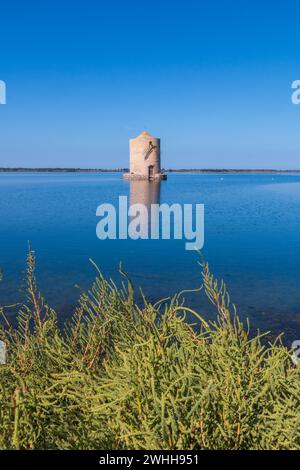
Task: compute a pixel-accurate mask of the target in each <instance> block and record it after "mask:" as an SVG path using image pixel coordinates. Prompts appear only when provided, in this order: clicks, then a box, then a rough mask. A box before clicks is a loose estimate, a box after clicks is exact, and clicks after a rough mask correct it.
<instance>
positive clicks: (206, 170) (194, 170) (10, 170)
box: [0, 167, 300, 174]
mask: <svg viewBox="0 0 300 470" xmlns="http://www.w3.org/2000/svg"><path fill="white" fill-rule="evenodd" d="M128 171H129V170H128V168H114V169H104V168H21V167H20V168H0V173H28V172H39V173H127V172H128ZM164 172H165V173H202V174H203V173H254V174H263V173H272V174H273V173H274V174H276V173H278V174H280V173H299V174H300V169H299V170H275V169H239V168H231V169H228V168H199V169H198V168H190V169H188V168H181V169H173V168H170V169H167V170H164Z"/></svg>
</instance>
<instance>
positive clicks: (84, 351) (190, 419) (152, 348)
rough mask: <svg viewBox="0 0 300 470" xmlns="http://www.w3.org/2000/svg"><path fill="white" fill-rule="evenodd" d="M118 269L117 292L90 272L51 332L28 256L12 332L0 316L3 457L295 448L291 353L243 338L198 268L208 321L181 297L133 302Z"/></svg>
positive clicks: (299, 395)
mask: <svg viewBox="0 0 300 470" xmlns="http://www.w3.org/2000/svg"><path fill="white" fill-rule="evenodd" d="M120 271H121V273H122V274H123V275H124V284H123V287H122V288H117V286H116V285H115V284H114V282H113V281H112V280H107V279H105V278H104V277H103V276H102V274H101V273H100V272H98V273H97V278H96V280H95V282H94V284H93V286H92V287H91V289H90V291H88V292H86V293H83V294H82V295H81V297H80V299H79V303H78V306H77V308H76V310H75V312H74V315H73V317H72V318H71V319H70V320H69V321H68V322H66V324H65V325H64V327H63V328H60V327H59V326H58V322H57V314H56V313H55V312H54V311H53V310H52V309H51V308H50V307H49V306H48V305H47V302H46V301H45V300H44V298H43V297H42V295H41V294H40V292H39V289H38V286H37V283H36V279H35V257H34V254H33V252H32V251H31V250H30V251H29V255H28V263H27V275H26V283H27V285H26V292H27V298H26V302H24V305H22V306H21V307H20V308H19V313H18V315H17V326H12V325H10V323H9V321H8V320H7V319H6V317H5V309H4V308H2V309H1V316H2V326H1V329H0V339H1V340H3V341H5V342H6V344H7V347H8V358H7V363H6V365H2V366H0V426H1V432H0V448H1V449H299V448H300V413H299V407H300V380H299V379H300V374H299V370H298V369H297V367H295V366H294V365H293V364H292V362H291V358H290V352H289V351H288V350H287V349H286V348H285V347H284V346H283V345H282V344H281V342H280V339H278V340H277V341H275V342H274V343H272V344H269V343H267V344H265V342H264V341H262V337H261V335H256V336H255V337H250V335H249V332H248V327H247V326H246V327H244V326H243V324H242V323H241V321H240V320H239V317H238V315H237V313H236V311H235V307H234V306H233V305H232V304H231V302H230V299H229V295H228V293H227V290H226V286H225V285H224V283H222V282H220V283H219V282H218V281H217V280H216V279H214V277H213V275H212V274H211V273H210V271H209V267H208V265H207V264H206V263H203V264H202V278H203V291H204V292H205V293H206V295H207V296H208V298H209V299H210V301H211V302H212V304H213V305H214V307H215V309H216V318H215V321H213V322H207V321H206V320H205V319H204V318H202V316H201V315H199V314H198V313H196V312H193V311H191V310H190V309H188V308H187V307H185V305H184V299H183V296H184V293H180V294H178V295H176V296H175V297H174V298H172V299H170V300H169V301H161V302H158V303H156V304H151V303H149V302H148V301H147V299H145V298H144V301H143V305H142V306H141V305H137V304H136V303H135V298H134V291H133V288H132V285H131V283H130V281H129V279H128V278H127V276H126V274H125V273H123V271H122V269H121V270H120ZM187 315H188V316H189V321H187V318H186V317H187ZM192 315H194V317H195V324H197V325H200V328H199V327H198V328H195V325H194V324H191V323H190V318H191V316H192Z"/></svg>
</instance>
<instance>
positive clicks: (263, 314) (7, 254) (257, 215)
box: [0, 172, 300, 339]
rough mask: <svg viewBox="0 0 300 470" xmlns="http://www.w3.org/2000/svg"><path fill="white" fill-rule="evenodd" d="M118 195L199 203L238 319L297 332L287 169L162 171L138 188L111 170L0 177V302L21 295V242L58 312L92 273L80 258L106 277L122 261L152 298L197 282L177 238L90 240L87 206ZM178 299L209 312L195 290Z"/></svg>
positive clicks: (295, 229)
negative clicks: (164, 174) (156, 183)
mask: <svg viewBox="0 0 300 470" xmlns="http://www.w3.org/2000/svg"><path fill="white" fill-rule="evenodd" d="M147 184H148V183H147ZM150 184H151V183H150ZM120 195H127V196H128V197H129V198H131V199H130V200H131V202H144V203H145V202H146V203H149V202H158V200H160V203H163V202H166V203H169V204H172V203H176V202H177V203H193V204H196V203H198V204H200V203H202V204H204V205H205V244H204V248H203V254H204V256H205V258H206V260H207V261H208V262H209V264H210V267H211V270H212V271H213V273H214V274H215V275H216V276H218V277H219V278H221V277H222V278H223V279H224V280H225V281H226V283H227V285H228V288H229V292H230V294H231V298H232V299H233V301H234V302H235V303H236V305H237V307H238V311H239V313H240V315H241V316H242V317H243V318H246V317H249V318H250V321H251V324H252V325H253V326H254V327H255V328H256V327H257V328H260V329H262V330H271V331H272V333H274V334H277V333H278V332H280V331H284V332H285V334H286V337H287V338H289V339H299V338H300V236H299V234H300V175H293V174H261V175H254V174H249V175H247V174H170V175H169V176H168V180H167V181H163V182H162V183H161V185H160V188H154V187H153V185H152V186H150V187H148V189H147V187H145V186H143V185H141V186H140V187H139V186H135V187H133V186H130V183H129V182H127V181H123V179H122V175H121V174H120V173H107V174H96V173H46V172H45V173H0V220H1V231H0V236H1V257H0V268H1V270H2V272H3V274H4V279H3V281H2V282H1V285H0V304H1V305H3V304H7V303H10V302H15V301H17V300H21V299H22V298H23V293H22V279H23V277H24V270H25V259H26V252H27V243H28V240H30V241H31V244H32V247H33V249H34V250H35V252H36V254H37V262H38V279H39V285H40V287H41V289H42V291H43V294H44V295H45V297H46V298H47V300H48V302H49V304H51V306H53V307H54V308H56V309H57V310H58V312H59V315H60V317H61V318H63V317H66V316H68V315H69V314H70V311H71V310H72V308H73V306H74V305H75V304H76V300H77V298H78V296H79V293H80V288H82V289H87V288H88V287H89V285H90V284H91V282H92V280H93V278H94V277H95V269H94V267H93V266H92V264H91V263H90V262H89V258H92V259H93V260H94V261H95V262H96V263H97V264H98V266H99V267H100V268H101V270H102V271H103V273H104V274H105V275H107V276H112V277H113V278H115V279H118V278H119V276H118V265H119V262H120V261H122V264H123V268H124V270H126V271H127V273H128V274H129V276H130V277H131V279H132V281H133V283H134V285H135V286H136V287H142V289H143V291H144V292H145V294H146V295H147V297H148V298H149V299H151V300H157V299H159V298H162V297H166V296H169V295H171V294H173V293H175V292H177V291H179V290H182V289H191V288H197V287H199V285H200V284H201V278H200V267H199V265H198V263H197V262H198V255H197V254H196V253H194V252H191V251H186V250H185V241H184V240H136V241H134V240H106V241H101V240H99V239H98V238H97V237H96V225H97V222H98V220H99V219H98V218H97V217H96V208H97V207H98V205H99V204H102V203H112V204H114V205H115V206H117V205H118V197H119V196H120ZM76 285H77V286H79V287H77V286H76ZM186 301H187V303H188V304H189V305H191V306H192V307H196V308H197V309H198V310H199V311H200V312H203V313H204V316H206V317H209V316H211V315H212V313H211V312H210V310H209V308H208V307H207V302H206V301H205V299H204V297H203V294H200V293H194V294H190V295H187V296H186ZM11 315H14V312H13V310H12V311H11Z"/></svg>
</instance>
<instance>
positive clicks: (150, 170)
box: [148, 165, 154, 180]
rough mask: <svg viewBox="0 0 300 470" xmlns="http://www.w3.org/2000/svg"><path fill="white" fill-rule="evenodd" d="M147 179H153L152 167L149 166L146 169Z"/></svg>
mask: <svg viewBox="0 0 300 470" xmlns="http://www.w3.org/2000/svg"><path fill="white" fill-rule="evenodd" d="M148 177H149V180H152V179H153V177H154V166H153V165H150V166H149V167H148Z"/></svg>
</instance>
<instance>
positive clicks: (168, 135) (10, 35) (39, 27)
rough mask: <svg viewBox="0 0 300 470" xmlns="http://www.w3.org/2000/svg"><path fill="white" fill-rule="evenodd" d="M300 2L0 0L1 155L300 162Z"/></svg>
mask: <svg viewBox="0 0 300 470" xmlns="http://www.w3.org/2000/svg"><path fill="white" fill-rule="evenodd" d="M299 13H300V6H299V5H298V6H297V2H295V1H293V2H289V1H282V0H276V1H274V2H270V1H262V0H252V1H250V0H248V1H246V0H235V1H233V0H215V1H209V0H206V1H203V0H185V1H176V0H173V1H171V0H152V1H151V2H150V1H149V2H146V1H141V0H140V1H133V0H126V1H125V0H110V1H108V0H105V1H104V0H98V1H94V0H85V1H82V0H76V1H72V2H71V1H66V0H60V1H58V0H51V1H49V0H43V1H37V0H36V1H32V0H27V1H21V0H20V1H14V0H11V1H9V2H8V1H7V2H1V3H0V80H4V81H5V82H6V84H7V104H6V105H5V106H0V166H39V167H46V166H66V167H72V166H80V167H103V168H111V167H124V166H128V139H129V138H130V137H132V136H136V135H137V134H139V132H140V131H142V130H144V129H146V130H148V131H149V132H150V133H152V134H154V135H155V136H157V137H161V139H162V150H163V154H162V156H163V166H164V167H166V168H168V167H175V168H176V167H177V168H180V167H198V168H203V167H205V168H212V167H219V168H230V167H240V168H263V167H265V168H266V167H267V168H300V105H299V106H295V105H293V104H292V103H291V93H292V91H291V83H292V82H293V81H294V80H296V79H300V53H299V51H300V15H299Z"/></svg>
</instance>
